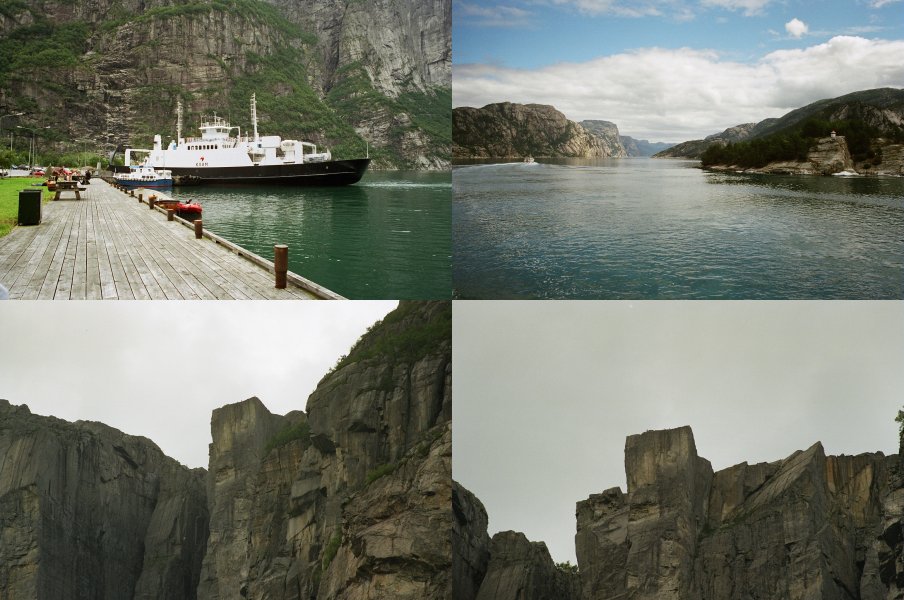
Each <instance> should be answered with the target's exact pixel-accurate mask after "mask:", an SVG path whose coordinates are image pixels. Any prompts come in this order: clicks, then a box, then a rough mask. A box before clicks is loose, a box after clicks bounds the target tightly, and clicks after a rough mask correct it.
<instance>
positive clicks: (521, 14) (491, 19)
mask: <svg viewBox="0 0 904 600" xmlns="http://www.w3.org/2000/svg"><path fill="white" fill-rule="evenodd" d="M455 6H456V17H457V18H460V19H462V21H465V22H467V23H468V24H469V25H472V26H477V27H526V26H529V25H531V16H532V14H531V13H530V12H529V11H526V10H524V9H523V8H518V7H517V6H503V5H498V4H497V5H495V6H479V5H477V4H471V3H468V2H461V3H458V4H456V5H455Z"/></svg>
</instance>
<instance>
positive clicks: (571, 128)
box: [452, 102, 625, 158]
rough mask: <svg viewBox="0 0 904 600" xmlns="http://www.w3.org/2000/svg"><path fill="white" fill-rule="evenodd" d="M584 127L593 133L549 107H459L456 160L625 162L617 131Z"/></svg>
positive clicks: (594, 124)
mask: <svg viewBox="0 0 904 600" xmlns="http://www.w3.org/2000/svg"><path fill="white" fill-rule="evenodd" d="M584 123H589V124H590V127H591V128H592V129H593V131H591V130H588V129H586V128H585V127H584V126H583V125H581V124H578V123H575V122H574V121H569V120H568V119H567V118H566V117H565V115H563V114H562V113H561V112H559V111H557V110H556V109H555V108H554V107H552V106H548V105H544V104H513V103H511V102H501V103H498V104H488V105H486V106H484V107H483V108H471V107H459V108H456V109H454V110H453V111H452V131H453V146H452V154H453V156H454V157H456V158H491V157H492V158H522V157H526V156H534V157H576V158H597V157H607V156H625V151H624V148H623V147H622V146H621V142H620V141H619V140H618V129H617V128H616V127H615V125H613V124H612V123H609V122H607V121H585V122H584ZM594 131H595V132H597V133H594Z"/></svg>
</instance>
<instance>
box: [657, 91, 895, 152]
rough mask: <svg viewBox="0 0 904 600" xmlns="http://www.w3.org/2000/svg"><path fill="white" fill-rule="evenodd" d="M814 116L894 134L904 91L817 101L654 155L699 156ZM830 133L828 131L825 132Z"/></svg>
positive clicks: (854, 95) (861, 94)
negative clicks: (718, 146) (848, 121)
mask: <svg viewBox="0 0 904 600" xmlns="http://www.w3.org/2000/svg"><path fill="white" fill-rule="evenodd" d="M811 118H819V119H822V120H825V121H841V120H860V121H863V122H864V123H865V124H867V125H869V126H871V127H873V128H875V129H876V130H878V131H880V132H882V133H885V134H894V133H897V132H898V131H899V130H901V128H902V127H904V90H900V89H895V88H878V89H872V90H863V91H859V92H853V93H850V94H845V95H844V96H839V97H837V98H829V99H824V100H818V101H816V102H813V103H811V104H808V105H806V106H803V107H801V108H797V109H795V110H792V111H791V112H789V113H787V114H785V115H784V116H782V117H780V118H769V119H763V120H762V121H759V122H758V123H742V124H740V125H735V126H734V127H729V128H728V129H726V130H724V131H722V132H720V133H716V134H713V135H710V136H707V137H706V138H704V139H702V140H689V141H686V142H682V143H681V144H678V145H676V146H673V147H672V148H669V149H668V150H664V151H662V152H659V153H657V154H654V155H653V156H654V157H655V158H693V159H699V158H700V157H701V156H702V155H703V153H704V152H705V151H706V150H707V148H709V147H710V146H713V145H716V144H719V145H725V144H728V143H735V142H741V141H746V140H753V139H759V138H763V137H766V136H768V135H772V134H775V133H780V132H782V131H786V130H788V129H790V128H793V127H795V126H797V125H800V124H802V123H803V122H805V121H806V120H807V119H811ZM828 133H829V132H828V131H826V132H825V134H826V135H828Z"/></svg>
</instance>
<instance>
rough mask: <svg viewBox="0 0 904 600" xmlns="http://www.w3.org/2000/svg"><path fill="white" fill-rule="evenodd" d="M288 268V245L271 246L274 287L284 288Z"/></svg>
mask: <svg viewBox="0 0 904 600" xmlns="http://www.w3.org/2000/svg"><path fill="white" fill-rule="evenodd" d="M288 270H289V247H288V246H286V245H285V244H276V245H275V246H273V271H274V272H275V273H276V289H278V290H284V289H286V272H287V271H288Z"/></svg>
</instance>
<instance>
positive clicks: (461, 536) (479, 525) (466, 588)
mask: <svg viewBox="0 0 904 600" xmlns="http://www.w3.org/2000/svg"><path fill="white" fill-rule="evenodd" d="M487 520H488V517H487V511H486V509H485V508H484V507H483V504H482V503H481V502H480V500H478V499H477V497H476V496H475V495H474V494H472V493H471V492H470V491H468V490H467V489H466V488H464V487H463V486H462V485H461V484H459V483H458V482H457V481H453V482H452V585H453V588H454V589H455V598H456V600H474V598H476V597H477V591H478V590H479V589H480V584H481V583H482V582H483V578H484V576H485V575H486V572H487V562H488V561H489V559H490V536H489V535H488V534H487Z"/></svg>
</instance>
